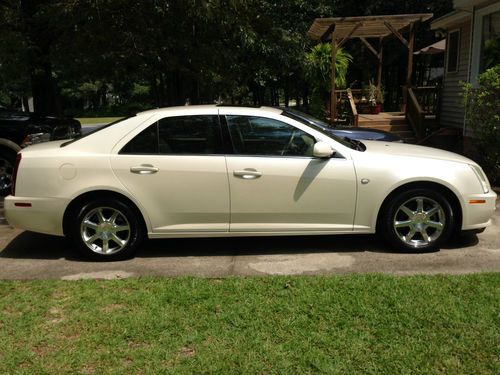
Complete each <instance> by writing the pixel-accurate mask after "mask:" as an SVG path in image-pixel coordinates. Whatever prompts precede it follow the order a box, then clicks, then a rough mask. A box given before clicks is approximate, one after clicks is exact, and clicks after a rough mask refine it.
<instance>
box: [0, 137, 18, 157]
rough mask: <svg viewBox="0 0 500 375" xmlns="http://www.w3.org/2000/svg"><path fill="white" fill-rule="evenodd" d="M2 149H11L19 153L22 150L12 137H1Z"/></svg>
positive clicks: (0, 144)
mask: <svg viewBox="0 0 500 375" xmlns="http://www.w3.org/2000/svg"><path fill="white" fill-rule="evenodd" d="M0 149H5V150H10V151H13V152H15V153H16V154H17V153H18V152H19V151H21V146H19V145H18V144H17V143H15V142H12V141H11V140H10V139H5V138H0Z"/></svg>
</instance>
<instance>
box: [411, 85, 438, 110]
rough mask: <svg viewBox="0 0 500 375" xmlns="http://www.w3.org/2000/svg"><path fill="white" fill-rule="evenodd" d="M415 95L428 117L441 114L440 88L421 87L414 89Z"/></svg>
mask: <svg viewBox="0 0 500 375" xmlns="http://www.w3.org/2000/svg"><path fill="white" fill-rule="evenodd" d="M412 90H413V94H414V95H415V98H416V99H417V101H418V104H419V105H420V108H421V109H422V111H423V112H424V113H425V114H426V115H437V114H438V113H439V98H440V88H439V87H438V86H419V87H414V88H412Z"/></svg>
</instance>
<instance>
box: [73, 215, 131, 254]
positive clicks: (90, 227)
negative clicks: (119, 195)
mask: <svg viewBox="0 0 500 375" xmlns="http://www.w3.org/2000/svg"><path fill="white" fill-rule="evenodd" d="M130 233H131V230H130V224H129V222H128V220H127V218H126V217H125V215H124V214H123V213H121V212H120V211H119V210H117V209H116V208H111V207H98V208H95V209H93V210H92V211H90V212H89V213H87V215H85V217H84V218H83V220H82V223H81V225H80V235H81V237H82V240H83V242H84V243H85V245H87V247H88V248H89V249H90V250H92V251H93V252H95V253H97V254H103V255H111V254H115V253H117V252H119V251H121V250H122V249H123V248H125V247H126V246H127V244H128V242H129V239H130Z"/></svg>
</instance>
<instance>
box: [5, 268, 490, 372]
mask: <svg viewBox="0 0 500 375" xmlns="http://www.w3.org/2000/svg"><path fill="white" fill-rule="evenodd" d="M499 289H500V274H476V275H466V276H410V277H395V276H383V275H350V276H330V277H324V276H300V277H262V278H228V279H203V278H170V279H163V278H162V279H159V278H140V279H126V280H115V281H99V280H85V281H72V282H68V281H29V282H27V281H15V282H12V281H0V373H1V374H14V373H24V374H43V373H50V374H62V373H68V374H69V373H86V374H92V373H96V374H109V373H111V374H134V373H141V374H142V373H176V374H201V373H211V374H305V373H327V374H355V373H358V374H372V373H379V374H413V373H417V374H498V373H500V367H499V366H500V365H499V356H500V351H499V345H500V333H499V330H500V328H499V327H500V319H499V314H500V308H499V307H500V293H499V292H500V290H499Z"/></svg>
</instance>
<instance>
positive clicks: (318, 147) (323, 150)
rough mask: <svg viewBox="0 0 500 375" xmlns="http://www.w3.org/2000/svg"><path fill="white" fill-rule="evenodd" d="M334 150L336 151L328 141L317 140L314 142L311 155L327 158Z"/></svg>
mask: <svg viewBox="0 0 500 375" xmlns="http://www.w3.org/2000/svg"><path fill="white" fill-rule="evenodd" d="M335 152H336V151H335V150H334V149H333V148H331V147H330V145H329V144H328V143H325V142H321V141H319V142H316V143H315V144H314V149H313V156H314V157H315V158H329V157H330V156H332V155H333V154H335Z"/></svg>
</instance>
